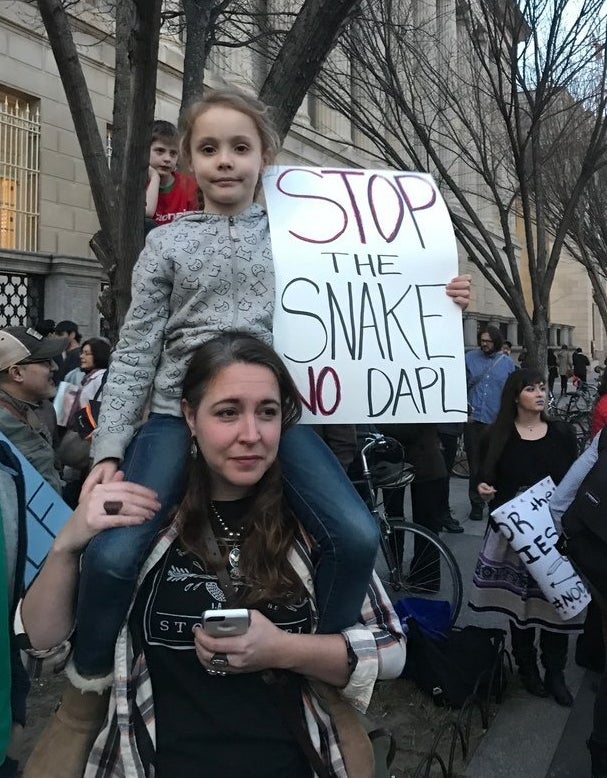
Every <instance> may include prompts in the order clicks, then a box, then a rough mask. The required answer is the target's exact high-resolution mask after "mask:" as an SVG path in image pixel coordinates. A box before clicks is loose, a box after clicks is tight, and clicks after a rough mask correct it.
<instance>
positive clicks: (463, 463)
mask: <svg viewBox="0 0 607 778" xmlns="http://www.w3.org/2000/svg"><path fill="white" fill-rule="evenodd" d="M451 473H452V475H454V476H456V477H457V478H470V466H469V465H468V457H467V456H466V449H465V448H464V437H463V435H461V436H460V437H459V438H458V441H457V451H456V452H455V459H454V460H453V466H452V467H451Z"/></svg>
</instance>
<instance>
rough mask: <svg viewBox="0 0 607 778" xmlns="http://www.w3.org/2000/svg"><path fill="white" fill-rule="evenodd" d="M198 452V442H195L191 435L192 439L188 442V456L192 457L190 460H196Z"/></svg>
mask: <svg viewBox="0 0 607 778" xmlns="http://www.w3.org/2000/svg"><path fill="white" fill-rule="evenodd" d="M198 451H199V448H198V441H197V440H196V438H195V437H194V435H192V439H191V440H190V456H191V457H192V459H198Z"/></svg>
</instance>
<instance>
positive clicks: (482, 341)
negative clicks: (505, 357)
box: [481, 338, 493, 343]
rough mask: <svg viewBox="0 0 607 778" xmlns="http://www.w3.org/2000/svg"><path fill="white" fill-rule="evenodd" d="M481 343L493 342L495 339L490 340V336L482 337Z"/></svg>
mask: <svg viewBox="0 0 607 778" xmlns="http://www.w3.org/2000/svg"><path fill="white" fill-rule="evenodd" d="M481 343H493V341H492V340H489V338H481Z"/></svg>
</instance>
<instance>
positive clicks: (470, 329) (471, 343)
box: [464, 316, 478, 348]
mask: <svg viewBox="0 0 607 778" xmlns="http://www.w3.org/2000/svg"><path fill="white" fill-rule="evenodd" d="M477 345H478V343H477V322H476V318H475V317H472V316H467V317H465V318H464V346H465V347H466V348H474V347H475V346H477Z"/></svg>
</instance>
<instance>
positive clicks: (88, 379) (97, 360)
mask: <svg viewBox="0 0 607 778" xmlns="http://www.w3.org/2000/svg"><path fill="white" fill-rule="evenodd" d="M110 353H111V348H110V344H109V343H108V342H107V341H106V340H104V339H103V338H89V340H86V341H85V342H84V343H83V344H82V348H81V349H80V369H81V371H82V374H83V378H82V383H81V387H80V390H79V391H78V394H77V395H76V397H75V399H74V404H73V405H72V408H71V411H70V414H69V417H68V419H67V424H66V427H65V432H64V435H63V438H62V439H61V442H60V443H59V446H58V447H57V456H58V457H59V460H60V461H61V464H62V465H64V469H63V478H64V480H65V488H64V490H63V499H64V500H65V501H66V502H67V504H68V505H69V506H70V507H71V508H75V507H76V505H77V504H78V499H79V497H80V489H81V487H82V483H83V481H84V479H85V478H86V476H87V475H88V472H89V456H90V448H91V443H90V441H89V440H83V439H82V438H81V437H80V434H79V431H78V426H77V424H76V418H77V415H78V412H79V411H80V410H81V409H82V408H84V407H85V406H86V405H87V404H88V403H90V402H91V401H97V402H101V394H102V388H103V382H104V379H105V375H106V373H107V369H108V367H109V362H110Z"/></svg>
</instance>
